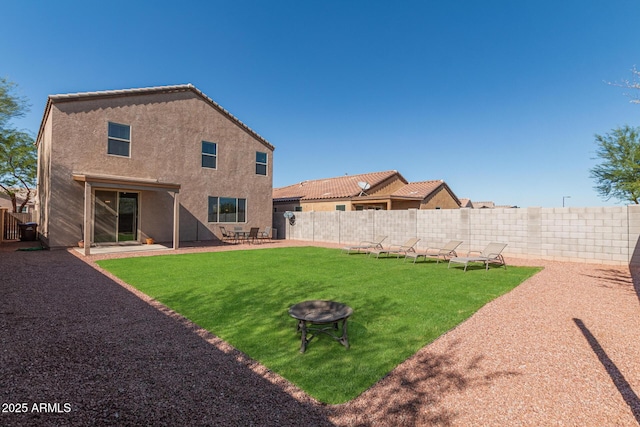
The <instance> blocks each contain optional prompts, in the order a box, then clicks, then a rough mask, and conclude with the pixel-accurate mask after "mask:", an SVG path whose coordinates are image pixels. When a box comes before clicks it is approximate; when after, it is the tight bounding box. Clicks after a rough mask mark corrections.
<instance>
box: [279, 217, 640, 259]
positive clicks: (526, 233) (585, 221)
mask: <svg viewBox="0 0 640 427" xmlns="http://www.w3.org/2000/svg"><path fill="white" fill-rule="evenodd" d="M274 227H276V228H278V230H279V234H280V230H282V231H283V233H282V234H284V236H283V235H282V234H280V237H284V238H287V239H294V240H309V241H318V242H331V243H338V244H344V245H348V244H355V243H358V242H360V241H362V240H371V239H373V238H374V237H375V236H377V235H387V236H388V238H387V240H386V241H385V243H386V244H387V245H388V244H392V243H393V244H396V243H402V242H404V241H405V240H407V239H409V238H412V237H416V236H417V237H418V238H419V239H420V242H419V243H418V248H419V249H425V248H427V247H434V246H441V245H442V244H444V243H446V242H447V241H449V240H462V241H463V242H464V243H463V244H462V246H461V252H465V253H466V252H467V251H468V250H478V249H482V248H484V247H485V246H486V245H487V244H488V243H489V242H503V243H507V244H508V246H507V248H506V249H505V251H504V254H505V255H506V256H512V257H521V258H538V259H551V260H557V261H571V262H589V263H599V264H613V265H625V264H626V265H631V266H634V265H635V266H640V247H639V246H638V245H639V243H638V239H639V237H640V206H637V205H633V206H616V207H596V208H576V207H570V208H535V207H534V208H518V209H507V208H505V209H451V210H415V209H410V210H404V211H382V210H380V211H374V210H369V211H352V212H342V211H335V212H295V222H294V224H293V225H292V224H290V223H289V222H288V221H286V220H285V218H284V217H283V216H282V213H275V214H274Z"/></svg>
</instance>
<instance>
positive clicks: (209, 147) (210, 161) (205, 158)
mask: <svg viewBox="0 0 640 427" xmlns="http://www.w3.org/2000/svg"><path fill="white" fill-rule="evenodd" d="M217 164H218V144H216V143H215V142H207V141H202V167H203V168H210V169H216V168H217Z"/></svg>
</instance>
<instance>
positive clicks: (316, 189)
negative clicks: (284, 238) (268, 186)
mask: <svg viewBox="0 0 640 427" xmlns="http://www.w3.org/2000/svg"><path fill="white" fill-rule="evenodd" d="M394 175H398V176H399V177H400V179H401V180H403V181H404V182H406V180H405V179H404V178H403V177H402V175H400V173H399V172H398V171H395V170H391V171H384V172H372V173H363V174H359V175H345V176H339V177H335V178H326V179H316V180H312V181H302V182H300V183H298V184H294V185H289V186H287V187H280V188H274V189H273V198H274V199H303V200H311V199H333V198H347V197H356V196H358V195H360V191H361V188H360V186H359V185H358V183H359V182H367V183H368V184H369V185H371V187H372V188H375V186H376V185H379V184H381V183H382V182H383V181H385V180H386V179H389V178H391V177H393V176H394Z"/></svg>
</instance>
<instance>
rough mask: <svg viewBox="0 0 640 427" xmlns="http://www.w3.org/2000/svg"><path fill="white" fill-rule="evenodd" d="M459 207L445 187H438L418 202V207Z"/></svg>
mask: <svg viewBox="0 0 640 427" xmlns="http://www.w3.org/2000/svg"><path fill="white" fill-rule="evenodd" d="M436 208H440V209H459V208H460V206H459V205H458V203H457V202H456V200H455V199H454V198H453V196H451V193H449V192H448V191H447V189H446V188H444V187H440V188H439V189H437V190H436V191H435V192H434V193H433V194H431V197H429V198H427V199H425V200H424V201H422V203H420V209H436Z"/></svg>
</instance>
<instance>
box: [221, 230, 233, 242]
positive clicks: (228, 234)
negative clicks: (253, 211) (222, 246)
mask: <svg viewBox="0 0 640 427" xmlns="http://www.w3.org/2000/svg"><path fill="white" fill-rule="evenodd" d="M219 227H220V233H222V242H228V241H230V240H233V241H235V240H236V235H235V233H233V232H231V231H227V230H226V229H225V228H224V227H222V226H219Z"/></svg>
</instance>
